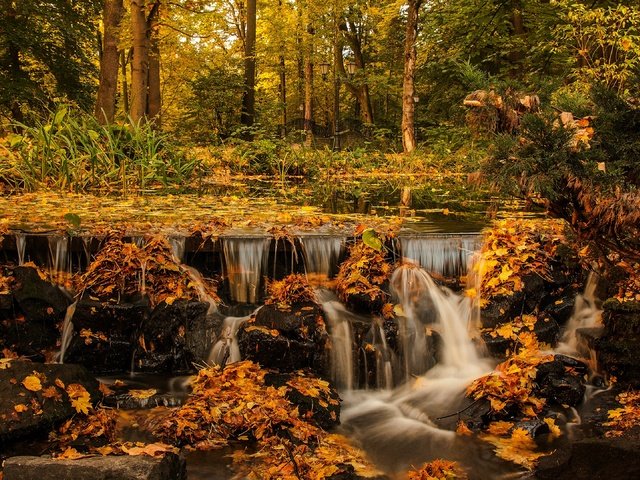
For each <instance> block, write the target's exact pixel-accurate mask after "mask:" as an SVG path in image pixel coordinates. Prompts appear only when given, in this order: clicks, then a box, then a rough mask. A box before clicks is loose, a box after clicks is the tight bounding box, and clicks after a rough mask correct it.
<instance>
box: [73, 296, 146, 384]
mask: <svg viewBox="0 0 640 480" xmlns="http://www.w3.org/2000/svg"><path fill="white" fill-rule="evenodd" d="M148 314H149V307H148V302H147V301H146V300H144V299H141V300H139V301H138V302H136V303H130V304H110V303H102V302H99V301H94V300H87V299H82V300H80V301H79V302H78V305H77V306H76V311H75V314H74V315H73V319H72V322H73V326H74V328H73V338H72V340H71V343H70V344H69V347H68V348H67V351H66V354H65V357H64V361H65V362H69V363H79V364H81V365H84V366H86V367H87V368H88V369H89V370H91V371H92V372H94V373H120V372H128V371H130V370H131V367H132V360H133V353H134V350H135V346H136V343H137V340H138V335H137V334H138V332H139V330H140V327H141V325H142V323H143V322H144V320H145V318H146V317H147V316H148ZM83 331H84V336H81V334H82V333H83ZM89 332H90V334H89Z"/></svg>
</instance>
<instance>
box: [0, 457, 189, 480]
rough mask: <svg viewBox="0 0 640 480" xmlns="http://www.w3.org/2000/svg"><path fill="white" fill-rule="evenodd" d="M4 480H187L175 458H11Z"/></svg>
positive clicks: (5, 469) (178, 459)
mask: <svg viewBox="0 0 640 480" xmlns="http://www.w3.org/2000/svg"><path fill="white" fill-rule="evenodd" d="M4 478H5V480H34V479H38V480H60V479H65V480H86V479H89V478H90V479H92V480H114V479H118V480H186V478H187V469H186V462H185V460H184V459H183V458H181V457H179V456H178V455H176V454H173V453H170V454H167V455H165V456H164V457H148V456H142V455H140V456H106V457H89V458H80V459H77V460H57V459H52V458H51V457H11V458H9V459H7V460H6V461H5V464H4Z"/></svg>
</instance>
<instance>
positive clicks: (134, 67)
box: [129, 0, 149, 123]
mask: <svg viewBox="0 0 640 480" xmlns="http://www.w3.org/2000/svg"><path fill="white" fill-rule="evenodd" d="M131 32H132V36H133V58H132V63H131V111H130V112H129V113H130V115H131V120H132V121H133V122H134V123H139V122H141V121H145V119H146V114H147V88H148V80H149V37H148V36H147V15H146V0H131Z"/></svg>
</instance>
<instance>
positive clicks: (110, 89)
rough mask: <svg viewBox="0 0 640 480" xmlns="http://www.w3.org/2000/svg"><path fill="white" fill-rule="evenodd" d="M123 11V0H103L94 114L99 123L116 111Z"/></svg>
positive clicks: (110, 120)
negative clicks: (100, 52)
mask: <svg viewBox="0 0 640 480" xmlns="http://www.w3.org/2000/svg"><path fill="white" fill-rule="evenodd" d="M123 12H124V5H123V0H105V1H104V11H103V23H104V34H103V40H102V55H101V57H100V86H99V87H98V96H97V98H96V106H95V110H94V115H95V117H96V118H97V119H98V121H99V122H100V123H111V122H113V118H114V116H115V112H116V95H117V93H118V60H119V55H120V52H119V51H118V36H119V32H120V22H121V21H122V14H123Z"/></svg>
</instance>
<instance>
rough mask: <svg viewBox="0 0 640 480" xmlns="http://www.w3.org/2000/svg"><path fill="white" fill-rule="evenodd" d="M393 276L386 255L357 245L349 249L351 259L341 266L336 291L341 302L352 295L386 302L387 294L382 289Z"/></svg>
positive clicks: (365, 246) (362, 245)
mask: <svg viewBox="0 0 640 480" xmlns="http://www.w3.org/2000/svg"><path fill="white" fill-rule="evenodd" d="M390 274H391V265H390V264H389V263H387V261H386V260H385V258H384V255H383V254H382V253H381V252H379V251H376V250H374V249H373V248H371V247H369V246H367V245H365V244H364V243H363V242H359V243H356V244H355V245H353V246H352V247H351V248H350V249H349V258H347V260H345V261H344V262H343V263H342V265H341V266H340V271H339V272H338V276H337V278H336V289H337V292H338V296H339V297H340V299H341V300H343V301H346V300H347V299H348V298H349V297H350V296H351V295H365V296H368V297H369V298H370V299H371V300H372V301H377V300H383V301H384V300H386V298H387V294H386V293H385V292H384V291H383V290H382V289H381V288H380V287H381V286H382V285H383V284H384V283H385V282H386V281H387V280H388V279H389V275H390Z"/></svg>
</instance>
